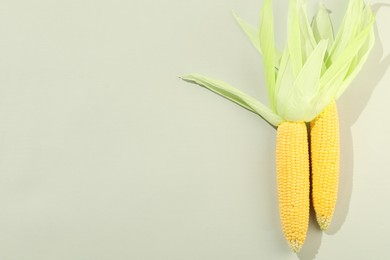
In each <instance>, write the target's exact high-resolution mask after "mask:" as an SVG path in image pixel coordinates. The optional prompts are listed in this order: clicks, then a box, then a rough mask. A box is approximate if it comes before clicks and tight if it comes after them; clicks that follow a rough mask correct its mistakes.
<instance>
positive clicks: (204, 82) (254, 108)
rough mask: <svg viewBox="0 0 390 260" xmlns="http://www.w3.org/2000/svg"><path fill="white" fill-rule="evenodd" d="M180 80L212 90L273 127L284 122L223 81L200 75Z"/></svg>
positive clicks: (184, 77) (185, 76)
mask: <svg viewBox="0 0 390 260" xmlns="http://www.w3.org/2000/svg"><path fill="white" fill-rule="evenodd" d="M180 78H181V79H183V80H186V81H189V82H192V83H195V84H198V85H200V86H202V87H205V88H206V89H208V90H211V91H213V92H215V93H217V94H219V95H221V96H222V97H224V98H227V99H229V100H230V101H233V102H234V103H236V104H238V105H240V106H242V107H244V108H246V109H248V110H249V111H251V112H253V113H255V114H258V115H259V116H261V117H263V118H264V119H265V120H266V121H268V122H269V123H270V124H272V125H275V126H277V125H279V124H280V123H281V122H282V121H283V120H282V119H281V118H280V117H279V116H278V115H276V114H275V113H274V112H272V111H271V110H270V109H269V108H268V107H266V106H264V105H263V104H261V103H260V102H259V101H257V100H256V99H254V98H252V97H250V96H249V95H247V94H245V93H243V92H242V91H240V90H238V89H236V88H234V87H232V86H230V85H229V84H227V83H225V82H223V81H220V80H217V79H212V78H210V77H206V76H202V75H199V74H188V75H184V76H181V77H180Z"/></svg>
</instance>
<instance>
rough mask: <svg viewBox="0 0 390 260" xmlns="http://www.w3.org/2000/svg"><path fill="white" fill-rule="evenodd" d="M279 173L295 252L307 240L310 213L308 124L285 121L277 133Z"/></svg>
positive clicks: (286, 228)
mask: <svg viewBox="0 0 390 260" xmlns="http://www.w3.org/2000/svg"><path fill="white" fill-rule="evenodd" d="M277 131H278V132H277V143H276V171H277V184H278V198H279V211H280V221H281V224H282V229H283V232H284V234H285V237H286V239H287V241H288V244H289V245H290V248H291V249H292V250H293V251H294V252H298V251H299V250H300V249H301V247H302V246H303V243H304V241H305V239H306V233H307V228H308V224H309V210H310V208H309V207H310V202H309V200H310V177H309V152H308V137H307V129H306V124H305V123H304V122H299V123H293V122H284V123H282V124H280V125H279V127H278V130H277Z"/></svg>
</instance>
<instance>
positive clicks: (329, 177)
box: [310, 102, 340, 230]
mask: <svg viewBox="0 0 390 260" xmlns="http://www.w3.org/2000/svg"><path fill="white" fill-rule="evenodd" d="M339 139H340V138H339V121H338V115H337V108H336V103H335V102H333V103H332V104H331V105H330V106H329V107H327V108H326V109H325V110H324V111H323V112H322V113H321V114H320V115H319V116H317V117H316V119H314V120H313V121H312V122H310V153H311V170H312V173H311V174H312V175H311V178H312V183H313V184H312V198H313V206H314V211H315V213H316V218H317V222H318V224H319V226H320V228H321V229H322V230H326V229H327V228H328V226H329V224H330V222H331V220H332V217H333V212H334V209H335V206H336V199H337V189H338V182H339V157H340V151H339V150H340V149H339V146H340V144H339V143H340V141H339Z"/></svg>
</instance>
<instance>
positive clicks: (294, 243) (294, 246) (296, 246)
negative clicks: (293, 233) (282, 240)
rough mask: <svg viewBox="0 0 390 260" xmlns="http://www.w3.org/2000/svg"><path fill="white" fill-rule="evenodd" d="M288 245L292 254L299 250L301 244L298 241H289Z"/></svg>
mask: <svg viewBox="0 0 390 260" xmlns="http://www.w3.org/2000/svg"><path fill="white" fill-rule="evenodd" d="M288 245H289V246H290V248H291V250H292V251H294V253H298V252H299V251H300V250H301V248H302V246H303V243H301V242H300V241H298V240H290V241H288Z"/></svg>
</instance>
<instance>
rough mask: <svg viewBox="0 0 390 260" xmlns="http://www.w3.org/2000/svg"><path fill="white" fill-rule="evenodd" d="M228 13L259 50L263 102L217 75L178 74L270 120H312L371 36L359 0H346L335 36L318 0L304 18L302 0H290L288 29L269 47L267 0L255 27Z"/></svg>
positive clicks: (350, 73) (341, 85)
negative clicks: (283, 39)
mask: <svg viewBox="0 0 390 260" xmlns="http://www.w3.org/2000/svg"><path fill="white" fill-rule="evenodd" d="M233 15H234V17H235V19H236V21H237V22H238V24H239V25H240V27H241V28H242V29H243V31H244V32H245V34H246V35H247V36H248V38H249V39H250V41H251V42H252V44H253V45H254V46H255V48H256V49H257V50H258V51H259V53H260V54H262V56H263V63H264V68H265V78H266V86H267V94H268V97H269V108H268V107H266V106H265V105H263V104H261V103H260V102H259V101H257V100H255V99H254V98H252V97H250V96H248V95H246V94H244V93H242V92H241V91H239V90H238V89H236V88H234V87H232V86H230V85H228V84H227V83H224V82H222V81H219V80H214V79H211V78H209V77H205V76H201V75H199V74H189V75H186V76H183V77H182V78H183V79H184V80H187V81H191V82H193V83H196V84H198V85H200V86H203V87H205V88H207V89H209V90H211V91H213V92H215V93H217V94H219V95H221V96H223V97H225V98H227V99H229V100H231V101H233V102H235V103H237V104H239V105H241V106H243V107H244V108H246V109H248V110H250V111H252V112H254V113H256V114H258V115H260V116H261V117H263V118H264V119H265V120H267V121H268V122H269V123H270V124H272V125H274V126H278V125H279V124H280V123H282V122H283V121H292V122H302V121H304V122H310V121H311V120H313V119H314V118H315V117H316V116H317V115H318V114H320V113H321V112H322V111H323V110H324V109H325V108H326V107H327V106H328V105H329V104H330V103H332V102H333V101H335V100H336V99H337V98H339V97H340V96H341V95H342V93H343V92H344V91H345V89H346V88H347V87H348V86H349V84H350V83H351V81H352V80H353V79H354V78H355V77H356V75H357V73H358V72H359V71H360V70H361V68H362V67H363V64H364V62H365V61H366V59H367V57H368V55H369V53H370V51H371V49H372V47H373V45H374V41H375V36H374V31H373V24H374V21H375V16H374V14H373V12H372V10H371V8H370V7H369V6H368V5H366V4H365V3H364V1H363V0H350V2H349V5H348V8H347V11H346V14H345V16H344V19H343V22H342V24H341V26H340V29H339V32H338V33H337V36H336V37H334V31H333V25H332V22H331V19H330V12H329V11H328V10H327V9H326V7H325V6H324V5H322V4H321V5H320V7H319V10H318V12H317V14H316V15H315V17H314V18H313V20H312V23H311V24H310V23H309V18H308V15H307V12H306V0H290V9H289V18H288V21H289V33H288V37H287V44H286V47H285V49H284V51H283V52H279V51H277V50H276V49H275V42H274V18H273V10H272V0H265V2H264V5H263V8H262V10H261V12H260V25H259V29H258V30H257V29H256V28H255V27H253V26H251V25H250V24H248V23H247V22H245V21H244V20H243V19H241V18H240V17H239V16H238V15H237V14H235V13H233ZM281 53H282V54H281Z"/></svg>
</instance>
